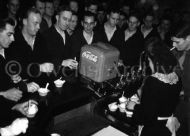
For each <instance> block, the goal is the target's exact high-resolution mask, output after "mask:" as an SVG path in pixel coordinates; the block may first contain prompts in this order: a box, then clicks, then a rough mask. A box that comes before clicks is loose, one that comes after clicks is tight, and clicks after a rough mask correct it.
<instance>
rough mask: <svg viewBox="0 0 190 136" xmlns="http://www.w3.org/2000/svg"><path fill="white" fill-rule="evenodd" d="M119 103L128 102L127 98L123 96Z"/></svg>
mask: <svg viewBox="0 0 190 136" xmlns="http://www.w3.org/2000/svg"><path fill="white" fill-rule="evenodd" d="M119 102H120V103H124V102H127V98H126V97H124V96H122V97H120V98H119Z"/></svg>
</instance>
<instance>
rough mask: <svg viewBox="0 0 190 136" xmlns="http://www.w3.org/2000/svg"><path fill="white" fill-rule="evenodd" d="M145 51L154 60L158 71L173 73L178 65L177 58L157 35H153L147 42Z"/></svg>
mask: <svg viewBox="0 0 190 136" xmlns="http://www.w3.org/2000/svg"><path fill="white" fill-rule="evenodd" d="M145 52H146V53H147V56H148V57H149V58H151V60H152V61H153V64H154V69H155V71H156V72H160V73H165V74H167V73H171V72H173V70H174V69H175V67H176V65H177V59H176V58H175V57H174V55H173V54H172V53H171V51H170V50H169V48H167V46H166V45H165V44H164V43H163V42H162V41H161V40H160V39H159V38H157V37H152V38H150V39H149V40H147V41H146V42H145Z"/></svg>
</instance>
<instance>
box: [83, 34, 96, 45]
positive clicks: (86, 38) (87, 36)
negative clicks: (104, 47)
mask: <svg viewBox="0 0 190 136" xmlns="http://www.w3.org/2000/svg"><path fill="white" fill-rule="evenodd" d="M83 36H84V39H85V40H86V42H87V43H88V44H91V43H92V40H93V37H94V33H93V32H92V35H89V34H87V33H86V32H85V31H83Z"/></svg>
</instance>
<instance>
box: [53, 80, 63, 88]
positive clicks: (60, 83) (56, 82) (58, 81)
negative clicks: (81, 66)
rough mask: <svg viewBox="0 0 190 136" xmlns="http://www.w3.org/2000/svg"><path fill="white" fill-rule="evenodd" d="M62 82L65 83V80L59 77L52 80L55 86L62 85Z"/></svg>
mask: <svg viewBox="0 0 190 136" xmlns="http://www.w3.org/2000/svg"><path fill="white" fill-rule="evenodd" d="M64 83H65V80H61V79H57V80H55V81H54V84H55V86H56V87H62V86H63V84H64Z"/></svg>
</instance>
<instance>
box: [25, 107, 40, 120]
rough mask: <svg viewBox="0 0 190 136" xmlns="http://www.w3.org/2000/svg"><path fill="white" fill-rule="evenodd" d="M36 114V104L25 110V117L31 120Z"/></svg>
mask: <svg viewBox="0 0 190 136" xmlns="http://www.w3.org/2000/svg"><path fill="white" fill-rule="evenodd" d="M37 112H38V107H37V105H36V104H33V103H32V104H30V106H29V107H28V109H27V116H28V117H30V118H32V117H34V116H35V114H36V113H37Z"/></svg>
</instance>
